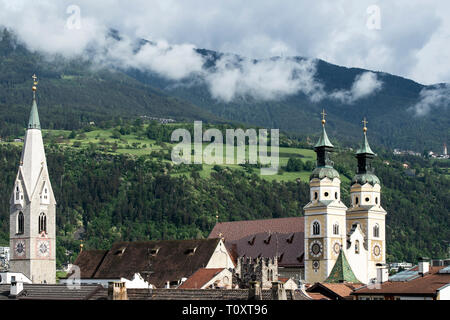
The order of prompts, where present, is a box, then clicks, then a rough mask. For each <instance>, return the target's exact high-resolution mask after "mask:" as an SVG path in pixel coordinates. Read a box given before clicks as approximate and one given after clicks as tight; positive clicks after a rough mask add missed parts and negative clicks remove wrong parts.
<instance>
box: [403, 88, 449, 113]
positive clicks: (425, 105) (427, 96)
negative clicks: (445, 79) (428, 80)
mask: <svg viewBox="0 0 450 320" xmlns="http://www.w3.org/2000/svg"><path fill="white" fill-rule="evenodd" d="M449 106H450V85H448V84H440V85H436V86H433V87H428V88H423V89H422V90H421V92H420V99H419V101H418V102H417V103H416V104H415V105H414V106H412V107H411V108H409V110H410V111H412V112H414V114H415V115H416V116H419V117H420V116H425V115H427V114H428V113H430V112H431V111H432V110H433V109H438V108H441V109H444V110H447V109H448V107H449Z"/></svg>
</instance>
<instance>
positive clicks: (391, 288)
mask: <svg viewBox="0 0 450 320" xmlns="http://www.w3.org/2000/svg"><path fill="white" fill-rule="evenodd" d="M439 269H441V268H439ZM439 269H438V267H436V269H435V270H439ZM433 271H434V270H433ZM436 272H437V271H436ZM449 283H450V274H449V273H433V272H432V273H428V274H425V275H424V276H423V277H421V276H419V277H418V278H416V279H413V280H409V281H386V282H384V283H382V284H381V285H380V287H379V288H376V287H375V288H373V287H372V288H369V287H364V288H361V289H360V290H357V291H355V292H354V293H353V294H355V295H360V294H365V295H366V294H370V295H377V294H388V295H389V294H392V295H394V294H397V295H426V296H434V294H435V293H436V290H437V289H439V288H441V287H443V286H445V285H446V284H449Z"/></svg>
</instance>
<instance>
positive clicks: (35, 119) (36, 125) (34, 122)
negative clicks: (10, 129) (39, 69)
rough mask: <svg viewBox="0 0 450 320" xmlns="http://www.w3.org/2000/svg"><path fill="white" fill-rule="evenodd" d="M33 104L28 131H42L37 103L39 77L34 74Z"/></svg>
mask: <svg viewBox="0 0 450 320" xmlns="http://www.w3.org/2000/svg"><path fill="white" fill-rule="evenodd" d="M32 78H33V87H32V90H33V104H32V106H31V112H30V119H29V120H28V127H27V129H39V130H41V123H40V121H39V114H38V109H37V103H36V90H37V84H38V81H37V77H36V75H35V74H34V75H33V77H32Z"/></svg>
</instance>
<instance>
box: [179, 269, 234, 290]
mask: <svg viewBox="0 0 450 320" xmlns="http://www.w3.org/2000/svg"><path fill="white" fill-rule="evenodd" d="M223 270H224V268H214V269H206V268H202V269H198V270H197V271H196V272H195V273H194V274H193V275H192V276H190V277H189V279H187V280H186V281H185V282H183V284H182V285H181V286H179V287H178V288H179V289H201V287H203V286H204V285H205V284H206V283H207V282H208V281H210V280H211V279H212V278H214V277H215V276H216V275H218V274H219V273H220V272H222V271H223ZM230 280H231V279H230Z"/></svg>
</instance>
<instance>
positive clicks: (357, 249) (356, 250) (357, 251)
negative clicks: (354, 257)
mask: <svg viewBox="0 0 450 320" xmlns="http://www.w3.org/2000/svg"><path fill="white" fill-rule="evenodd" d="M355 253H356V254H359V240H356V241H355Z"/></svg>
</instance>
